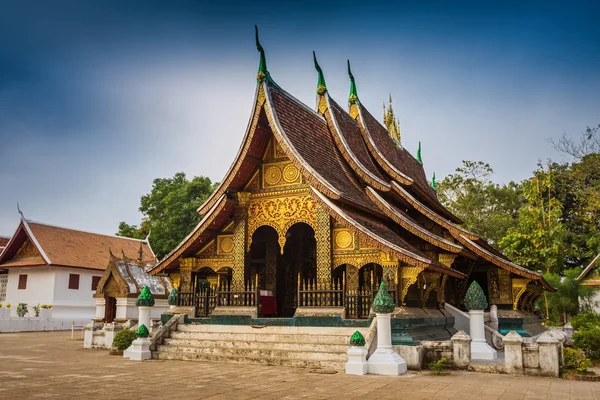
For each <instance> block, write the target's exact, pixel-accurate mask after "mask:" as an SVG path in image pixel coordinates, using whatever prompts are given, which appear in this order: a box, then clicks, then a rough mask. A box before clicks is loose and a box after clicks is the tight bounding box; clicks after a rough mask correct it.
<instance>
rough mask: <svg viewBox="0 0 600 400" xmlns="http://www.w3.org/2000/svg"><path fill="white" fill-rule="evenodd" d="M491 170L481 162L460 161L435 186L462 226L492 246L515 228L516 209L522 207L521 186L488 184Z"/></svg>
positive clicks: (513, 183) (516, 219) (511, 183)
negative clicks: (451, 171) (460, 164)
mask: <svg viewBox="0 0 600 400" xmlns="http://www.w3.org/2000/svg"><path fill="white" fill-rule="evenodd" d="M493 173H494V171H493V169H492V167H490V165H489V164H486V163H484V162H481V161H463V162H462V166H461V167H459V168H457V169H456V173H454V174H450V175H448V176H447V177H445V178H444V180H443V181H442V182H440V183H439V185H438V195H439V197H440V200H441V201H442V203H443V204H444V205H445V206H446V207H448V208H449V209H450V210H451V211H452V212H453V213H454V214H455V215H457V216H458V217H459V218H460V219H462V220H463V221H464V227H465V228H466V229H468V230H470V231H472V232H475V233H477V234H478V235H479V236H481V237H483V238H485V239H487V240H488V241H489V242H490V243H492V244H498V242H499V241H500V240H501V239H502V238H503V237H504V236H505V234H506V231H507V230H508V229H509V228H511V227H514V226H516V225H517V222H518V215H519V214H518V210H519V208H520V207H521V206H522V205H523V204H525V198H524V197H523V194H522V190H521V186H520V185H519V184H518V183H515V182H510V183H508V184H507V185H498V184H495V183H493V182H492V181H491V179H490V177H491V175H492V174H493Z"/></svg>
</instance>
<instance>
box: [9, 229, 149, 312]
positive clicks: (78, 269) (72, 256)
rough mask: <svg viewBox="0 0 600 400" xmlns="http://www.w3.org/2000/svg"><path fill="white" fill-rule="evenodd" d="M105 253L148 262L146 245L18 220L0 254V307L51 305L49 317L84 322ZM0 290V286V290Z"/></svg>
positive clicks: (106, 258)
mask: <svg viewBox="0 0 600 400" xmlns="http://www.w3.org/2000/svg"><path fill="white" fill-rule="evenodd" d="M110 251H112V252H114V253H117V254H123V255H124V256H125V257H127V258H129V259H133V260H140V263H141V262H144V263H150V264H151V263H154V261H155V256H154V253H153V252H152V249H151V248H150V246H149V244H148V242H147V241H142V240H137V239H129V238H123V237H118V236H109V235H100V234H95V233H89V232H83V231H78V230H74V229H68V228H61V227H57V226H52V225H47V224H42V223H39V222H34V221H30V220H27V219H24V218H22V219H21V222H20V224H19V227H18V228H17V231H16V232H15V234H14V235H13V237H12V238H11V239H10V241H9V242H8V244H7V245H6V248H5V249H4V251H2V253H1V254H0V270H4V271H5V272H7V273H5V274H4V276H5V278H4V280H5V281H6V289H5V294H4V299H0V302H1V303H3V306H4V307H6V304H7V303H10V304H11V308H10V315H11V316H16V309H17V305H18V304H19V303H25V304H27V307H28V310H29V314H28V316H33V307H34V306H36V305H38V304H39V305H41V304H46V305H48V304H51V305H52V318H53V319H59V320H68V321H75V323H76V324H85V323H87V322H88V321H89V320H90V319H91V318H93V317H94V316H95V315H96V301H95V299H94V294H95V293H96V288H97V286H98V283H99V282H100V279H101V277H102V274H103V273H104V271H105V270H106V267H107V265H108V264H109V260H110ZM0 289H1V288H0Z"/></svg>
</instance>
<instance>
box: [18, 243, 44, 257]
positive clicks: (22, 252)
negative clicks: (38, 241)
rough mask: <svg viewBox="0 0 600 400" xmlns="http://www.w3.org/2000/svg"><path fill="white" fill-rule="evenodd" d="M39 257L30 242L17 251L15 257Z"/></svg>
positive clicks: (38, 253)
mask: <svg viewBox="0 0 600 400" xmlns="http://www.w3.org/2000/svg"><path fill="white" fill-rule="evenodd" d="M37 256H40V252H39V251H38V249H37V248H36V247H35V245H34V244H33V243H32V242H31V240H27V241H26V242H25V243H23V245H22V246H21V248H20V249H19V251H17V255H16V257H37Z"/></svg>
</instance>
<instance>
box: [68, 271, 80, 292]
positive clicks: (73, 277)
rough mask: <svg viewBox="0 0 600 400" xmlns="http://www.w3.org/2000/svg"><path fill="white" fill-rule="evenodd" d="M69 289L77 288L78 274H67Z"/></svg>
mask: <svg viewBox="0 0 600 400" xmlns="http://www.w3.org/2000/svg"><path fill="white" fill-rule="evenodd" d="M69 289H75V290H79V274H69Z"/></svg>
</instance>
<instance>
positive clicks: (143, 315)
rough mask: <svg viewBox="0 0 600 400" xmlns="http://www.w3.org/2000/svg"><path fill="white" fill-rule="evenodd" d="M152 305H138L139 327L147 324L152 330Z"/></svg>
mask: <svg viewBox="0 0 600 400" xmlns="http://www.w3.org/2000/svg"><path fill="white" fill-rule="evenodd" d="M151 310H152V307H146V306H140V307H138V311H139V318H138V327H140V326H142V324H143V325H146V328H148V330H150V328H151V327H150V311H151Z"/></svg>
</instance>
